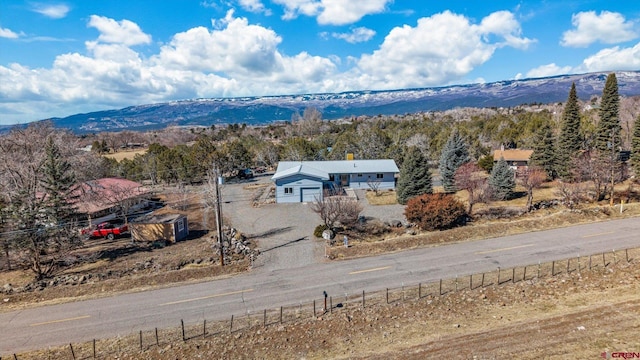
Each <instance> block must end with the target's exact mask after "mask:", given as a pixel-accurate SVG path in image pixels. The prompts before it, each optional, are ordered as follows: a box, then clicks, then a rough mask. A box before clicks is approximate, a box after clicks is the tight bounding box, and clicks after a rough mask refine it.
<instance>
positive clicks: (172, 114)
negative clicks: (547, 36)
mask: <svg viewBox="0 0 640 360" xmlns="http://www.w3.org/2000/svg"><path fill="white" fill-rule="evenodd" d="M616 75H617V78H618V85H619V91H620V94H621V95H625V96H633V95H640V71H624V72H617V73H616ZM606 77H607V73H590V74H581V75H562V76H553V77H547V78H539V79H524V80H509V81H498V82H494V83H488V84H471V85H456V86H446V87H438V88H424V89H409V90H393V91H351V92H344V93H338V94H308V95H283V96H261V97H245V98H225V99H196V100H182V101H172V102H168V103H160V104H151V105H140V106H131V107H127V108H124V109H120V110H108V111H98V112H92V113H88V114H77V115H72V116H69V117H65V118H56V119H53V121H54V123H55V125H56V126H59V127H65V128H70V129H71V130H73V131H74V132H77V133H87V132H98V131H118V130H124V129H127V130H145V129H157V128H163V127H166V126H167V125H203V126H210V125H213V124H230V123H247V124H250V125H259V124H268V123H272V122H274V121H282V120H285V121H287V120H291V116H292V114H294V113H295V112H299V113H302V111H303V110H304V109H305V108H307V107H315V108H317V109H319V110H320V111H321V112H322V114H323V118H325V119H338V118H344V117H350V116H359V115H378V114H382V115H392V114H405V113H415V112H424V111H439V110H448V109H452V108H456V107H509V106H516V105H521V104H527V103H552V102H563V101H565V100H566V98H567V96H568V94H569V88H570V87H571V83H572V82H575V83H576V88H577V91H578V96H579V97H580V98H581V99H583V100H587V99H589V98H591V97H592V96H594V95H600V94H601V93H602V88H603V87H604V83H605V80H606Z"/></svg>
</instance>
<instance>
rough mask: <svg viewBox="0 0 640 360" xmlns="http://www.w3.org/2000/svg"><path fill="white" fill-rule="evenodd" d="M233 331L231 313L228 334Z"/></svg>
mask: <svg viewBox="0 0 640 360" xmlns="http://www.w3.org/2000/svg"><path fill="white" fill-rule="evenodd" d="M232 332H233V315H231V324H230V325H229V334H231V333H232Z"/></svg>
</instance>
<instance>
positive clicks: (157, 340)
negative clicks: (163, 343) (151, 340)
mask: <svg viewBox="0 0 640 360" xmlns="http://www.w3.org/2000/svg"><path fill="white" fill-rule="evenodd" d="M156 346H160V339H158V328H156Z"/></svg>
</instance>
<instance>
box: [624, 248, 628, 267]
mask: <svg viewBox="0 0 640 360" xmlns="http://www.w3.org/2000/svg"><path fill="white" fill-rule="evenodd" d="M624 255H625V257H626V259H627V264H628V263H629V249H624Z"/></svg>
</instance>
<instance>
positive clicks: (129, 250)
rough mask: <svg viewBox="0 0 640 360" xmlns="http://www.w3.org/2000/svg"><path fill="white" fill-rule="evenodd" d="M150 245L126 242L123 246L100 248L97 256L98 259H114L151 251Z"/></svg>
mask: <svg viewBox="0 0 640 360" xmlns="http://www.w3.org/2000/svg"><path fill="white" fill-rule="evenodd" d="M151 251H152V249H151V247H149V246H147V245H144V246H140V245H137V244H128V245H126V246H123V247H118V248H114V249H107V250H102V251H100V252H99V253H98V256H97V258H98V259H99V260H109V261H112V260H115V259H117V258H119V257H123V256H129V255H133V254H136V253H139V252H151Z"/></svg>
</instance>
